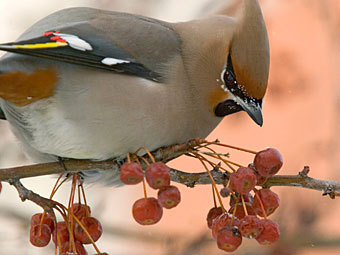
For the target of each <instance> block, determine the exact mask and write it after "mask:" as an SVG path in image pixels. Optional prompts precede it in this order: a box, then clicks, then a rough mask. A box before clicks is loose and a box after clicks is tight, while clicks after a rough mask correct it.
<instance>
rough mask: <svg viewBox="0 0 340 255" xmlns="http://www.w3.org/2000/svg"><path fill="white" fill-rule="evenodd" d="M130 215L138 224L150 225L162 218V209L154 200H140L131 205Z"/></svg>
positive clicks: (151, 198)
mask: <svg viewBox="0 0 340 255" xmlns="http://www.w3.org/2000/svg"><path fill="white" fill-rule="evenodd" d="M132 215H133V218H134V219H135V220H136V221H137V222H138V223H139V224H141V225H152V224H155V223H157V222H158V221H159V220H160V219H161V218H162V215H163V209H162V206H161V205H160V204H159V203H158V201H157V199H156V198H153V197H149V198H141V199H139V200H137V201H136V202H135V203H134V204H133V207H132Z"/></svg>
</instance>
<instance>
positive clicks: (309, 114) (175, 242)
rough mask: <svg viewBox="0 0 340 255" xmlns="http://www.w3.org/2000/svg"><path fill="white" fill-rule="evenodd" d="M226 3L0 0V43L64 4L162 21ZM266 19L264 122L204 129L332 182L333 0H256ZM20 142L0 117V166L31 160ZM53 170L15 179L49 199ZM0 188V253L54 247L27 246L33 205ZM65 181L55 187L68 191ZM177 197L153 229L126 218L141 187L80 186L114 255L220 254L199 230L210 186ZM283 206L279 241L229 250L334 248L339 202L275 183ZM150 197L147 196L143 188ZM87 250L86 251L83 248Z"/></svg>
mask: <svg viewBox="0 0 340 255" xmlns="http://www.w3.org/2000/svg"><path fill="white" fill-rule="evenodd" d="M230 2H231V0H230V1H228V0H186V1H181V0H102V1H93V0H92V1H86V0H58V1H45V0H23V1H12V0H0V42H9V41H14V40H15V39H16V38H17V37H18V36H19V35H20V34H21V33H22V32H23V31H25V30H26V29H27V28H28V27H30V26H31V25H32V24H33V23H35V22H36V21H38V20H39V19H41V18H43V17H44V16H46V15H48V14H50V13H52V12H54V11H57V10H60V9H63V8H67V7H74V6H89V7H97V8H103V9H108V10H115V11H123V12H130V13H137V14H142V15H146V16H151V17H154V18H159V19H162V20H166V21H171V22H175V21H186V20H190V19H193V18H199V17H202V16H205V15H208V14H209V13H212V12H214V11H216V10H219V9H220V8H223V7H225V6H226V5H228V4H229V3H230ZM260 3H261V6H262V10H263V14H264V17H265V21H266V24H267V29H268V34H269V39H270V47H271V67H270V80H269V89H268V93H267V95H266V98H265V103H264V125H263V127H262V128H260V127H257V126H256V125H255V124H254V123H253V122H252V121H251V119H250V118H249V117H248V116H246V114H245V113H237V114H234V115H232V116H230V117H227V118H225V119H224V120H223V122H222V123H221V124H220V125H219V126H218V127H217V128H216V130H215V131H214V132H213V133H212V134H211V135H210V136H209V138H210V139H216V138H218V139H219V140H220V141H222V142H224V143H228V144H232V145H238V146H241V147H246V148H250V149H253V150H261V149H263V148H265V147H267V146H270V147H275V148H277V149H278V150H279V151H280V152H281V153H282V154H283V158H284V167H283V170H282V171H281V173H282V174H297V173H298V172H299V171H301V170H302V168H303V166H305V165H309V166H310V167H311V172H310V175H311V176H313V177H316V178H323V179H331V180H338V181H340V166H339V158H340V146H339V145H340V84H339V83H340V72H339V66H340V33H339V26H340V1H339V0H276V1H272V0H262V1H260ZM222 151H223V152H230V153H231V157H232V158H233V159H234V160H237V161H238V162H240V163H242V164H248V163H249V162H251V161H252V157H251V156H249V155H247V154H245V155H244V154H243V153H238V152H234V151H227V150H222ZM29 163H30V162H29V161H28V160H27V159H26V158H25V156H24V155H23V153H22V151H21V148H20V144H19V143H18V142H17V141H16V140H15V139H14V137H13V135H12V134H11V133H10V131H9V128H8V125H7V123H6V122H5V121H0V168H5V167H13V166H18V165H25V164H29ZM170 165H171V166H173V167H176V168H178V169H181V170H187V171H193V172H197V171H202V170H203V169H202V168H201V167H200V165H199V164H198V163H197V162H193V161H191V160H189V159H187V158H180V159H177V160H175V161H174V162H172V163H171V164H170ZM54 181H55V178H53V177H41V178H34V179H27V180H23V182H24V184H25V185H26V186H27V187H28V188H30V189H32V190H33V191H35V192H37V193H39V194H40V195H44V196H48V195H49V192H50V190H51V188H52V185H53V183H54ZM3 186H4V187H3V191H2V193H1V195H0V247H1V249H0V255H2V254H6V255H12V254H21V255H30V254H53V246H52V245H50V246H49V248H43V249H39V248H34V247H32V246H31V245H30V243H29V241H28V238H29V230H28V224H29V218H30V217H31V215H32V214H34V213H36V212H40V211H41V209H40V208H39V207H37V206H36V205H34V204H33V203H31V202H29V201H27V202H24V203H22V202H21V201H20V199H19V197H18V195H17V193H16V191H15V190H14V188H12V187H10V186H9V185H8V184H4V185H3ZM67 186H68V185H65V187H64V189H63V190H61V192H60V193H58V196H57V197H56V199H57V200H59V201H62V202H63V201H64V202H65V198H66V197H67V194H68V192H69V191H68V188H69V187H67ZM178 186H179V188H180V190H181V192H182V202H181V204H180V205H179V206H178V207H177V208H175V209H173V210H170V211H166V212H165V213H164V216H163V219H162V220H161V221H160V222H159V223H158V224H157V225H155V226H152V227H141V226H139V225H138V224H137V223H135V222H134V220H133V218H132V215H131V207H132V204H133V203H134V201H135V200H137V199H139V198H140V197H142V195H143V193H142V187H141V186H140V185H138V186H137V187H122V188H113V187H101V186H100V185H98V186H94V187H89V188H88V189H87V195H88V201H89V204H90V205H91V207H92V212H93V215H94V216H95V217H97V218H99V219H100V220H101V222H102V224H103V226H104V235H103V237H102V238H101V239H100V240H99V241H98V246H99V247H100V248H101V250H102V251H106V252H108V253H109V254H121V255H130V254H131V255H132V254H134V255H139V254H140V255H143V254H149V255H189V254H195V255H205V254H209V255H212V254H224V253H223V252H222V251H219V250H218V249H217V247H216V243H215V242H214V241H213V240H212V238H211V235H210V231H208V228H207V227H206V220H205V219H206V215H207V212H208V210H209V209H210V208H211V207H212V206H213V202H212V196H211V187H210V186H209V185H207V186H197V187H195V188H194V189H191V188H187V187H184V186H183V185H178ZM273 190H274V191H275V192H277V193H279V194H280V199H281V205H280V208H279V209H278V210H277V211H276V213H275V214H274V215H273V216H272V219H274V220H275V221H277V222H279V224H280V226H281V232H282V233H281V238H280V241H279V242H278V243H277V244H275V245H272V246H269V247H263V246H259V245H258V244H257V242H256V241H254V240H244V241H243V244H242V246H241V248H240V249H239V250H238V251H237V252H235V254H245V255H257V254H261V255H314V254H318V255H323V254H325V255H326V254H327V255H333V254H334V255H335V254H340V203H339V201H338V200H331V199H329V198H327V197H322V196H321V193H320V192H317V191H312V190H303V189H299V188H292V187H284V188H277V187H274V188H273ZM151 194H153V193H152V192H151ZM89 250H91V249H89ZM89 254H94V252H89Z"/></svg>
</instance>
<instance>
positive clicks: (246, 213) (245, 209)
mask: <svg viewBox="0 0 340 255" xmlns="http://www.w3.org/2000/svg"><path fill="white" fill-rule="evenodd" d="M239 196H241V200H242V206H243V210H244V214H245V215H246V216H248V210H247V206H246V203H245V202H244V197H243V195H241V194H239Z"/></svg>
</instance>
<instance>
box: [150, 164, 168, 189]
mask: <svg viewBox="0 0 340 255" xmlns="http://www.w3.org/2000/svg"><path fill="white" fill-rule="evenodd" d="M145 178H146V181H147V182H148V184H149V186H150V187H151V188H153V189H160V188H162V187H165V186H169V185H170V169H169V167H167V166H166V165H165V164H164V163H163V162H156V163H153V164H151V165H150V166H149V167H148V168H147V169H146V170H145Z"/></svg>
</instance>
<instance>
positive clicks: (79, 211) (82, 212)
mask: <svg viewBox="0 0 340 255" xmlns="http://www.w3.org/2000/svg"><path fill="white" fill-rule="evenodd" d="M72 208H73V214H74V215H75V216H76V217H77V218H78V219H79V220H81V219H82V218H84V217H90V216H91V208H90V207H89V206H88V205H84V204H78V203H75V204H73V205H72Z"/></svg>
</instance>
